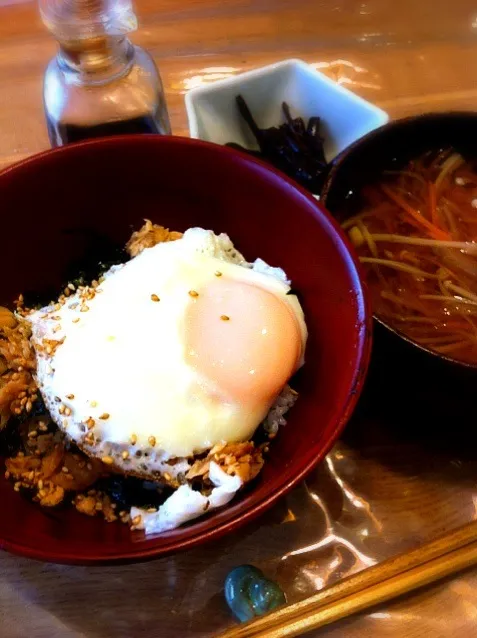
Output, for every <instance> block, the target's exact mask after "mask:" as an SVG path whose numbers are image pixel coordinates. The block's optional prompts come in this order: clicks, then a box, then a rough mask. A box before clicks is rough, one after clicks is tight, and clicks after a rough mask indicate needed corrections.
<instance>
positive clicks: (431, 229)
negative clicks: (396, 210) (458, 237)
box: [381, 185, 451, 240]
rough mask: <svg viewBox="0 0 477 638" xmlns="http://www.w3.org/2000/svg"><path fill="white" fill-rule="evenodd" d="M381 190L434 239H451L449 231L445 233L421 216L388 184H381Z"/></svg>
mask: <svg viewBox="0 0 477 638" xmlns="http://www.w3.org/2000/svg"><path fill="white" fill-rule="evenodd" d="M381 189H382V191H383V192H384V193H385V194H386V195H387V196H388V197H389V198H390V199H392V201H393V202H394V203H395V204H397V205H398V206H400V207H401V208H402V209H403V210H404V212H405V213H407V214H408V215H409V217H411V218H412V219H413V220H414V221H416V222H418V223H419V224H420V226H422V227H423V228H425V229H426V230H427V232H428V234H429V235H430V236H431V237H433V238H434V239H446V240H449V239H451V236H450V235H449V233H446V232H445V231H444V230H442V229H441V228H439V227H438V226H435V225H434V224H432V223H431V222H430V221H429V220H427V219H426V218H425V217H423V216H422V215H421V214H420V213H418V212H417V210H414V208H412V206H410V205H409V204H408V203H407V202H406V200H404V199H402V197H400V196H399V195H398V194H397V193H395V192H394V191H392V190H391V189H390V188H389V187H388V186H385V185H382V186H381Z"/></svg>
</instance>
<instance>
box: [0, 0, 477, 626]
mask: <svg viewBox="0 0 477 638" xmlns="http://www.w3.org/2000/svg"><path fill="white" fill-rule="evenodd" d="M137 9H138V14H139V18H140V24H141V28H140V30H139V31H138V33H137V34H135V36H134V40H135V41H136V42H137V43H138V44H141V45H142V46H145V47H146V48H148V49H149V50H150V51H151V53H152V54H153V55H154V57H155V59H156V61H157V63H158V65H159V67H160V70H161V73H162V76H163V79H164V83H165V87H166V92H167V98H168V103H169V109H170V114H171V119H172V124H173V129H174V132H175V133H176V134H180V135H183V134H187V121H186V115H185V109H184V104H183V97H184V93H185V92H186V91H187V89H189V88H191V87H193V86H198V85H201V84H205V83H208V82H212V81H214V80H216V79H220V78H223V77H226V76H229V75H232V74H235V73H238V72H240V71H243V70H246V69H249V68H253V67H255V66H260V65H263V64H266V63H270V62H273V61H276V60H279V59H283V58H289V57H300V58H302V59H304V60H306V61H307V62H309V63H311V64H313V65H315V66H316V67H317V68H319V69H320V70H323V71H324V72H326V73H327V74H329V75H330V76H331V77H333V78H334V79H336V80H337V81H339V82H341V83H342V84H344V85H345V86H348V87H349V88H351V89H352V90H354V91H356V92H357V93H359V94H360V95H362V96H363V97H365V98H367V99H369V100H372V101H374V102H376V103H377V104H378V105H379V106H381V107H382V108H383V109H385V110H387V111H388V112H389V113H390V115H391V116H392V117H400V116H404V115H407V114H411V113H416V112H421V111H426V110H446V109H472V108H475V106H474V104H475V103H476V102H477V63H476V62H475V60H476V59H477V6H476V5H475V2H472V1H471V0H453V1H452V2H451V1H449V0H399V1H398V2H397V1H396V0H253V1H252V0H227V1H225V2H218V0H180V1H179V0H140V1H138V3H137ZM54 51H55V45H54V42H52V40H51V39H50V38H49V37H48V35H47V34H46V33H45V31H44V30H43V28H42V26H41V24H40V21H39V18H38V16H37V12H36V8H35V6H34V4H33V3H31V2H21V1H17V2H16V1H15V0H13V1H12V2H9V1H8V0H7V1H5V0H0V80H1V91H0V166H4V165H8V164H10V163H12V162H14V161H16V160H19V159H21V158H22V157H25V156H27V155H29V154H31V153H35V152H37V151H41V150H43V149H45V148H47V146H48V140H47V135H46V129H45V125H44V121H43V112H42V103H41V84H42V73H43V70H44V68H45V65H46V63H47V61H48V59H49V58H50V57H51V56H52V55H53V54H54ZM0 215H1V201H0ZM0 228H1V227H0ZM4 276H5V270H4ZM398 429H399V432H398V431H397V429H396V428H393V427H390V428H387V426H383V424H382V423H381V422H380V421H379V415H377V417H376V421H373V419H372V418H369V417H367V418H366V419H363V418H361V417H360V416H358V417H357V418H356V419H355V421H354V423H353V424H352V426H351V428H350V430H349V433H348V435H347V436H346V437H345V439H344V441H342V442H340V444H338V445H337V446H336V448H335V449H334V450H333V452H332V453H331V454H330V455H329V457H328V459H327V462H326V463H324V464H323V465H322V466H321V467H320V468H319V469H318V470H317V471H316V472H315V473H314V474H313V475H312V476H311V477H310V479H309V481H307V483H306V484H303V485H302V486H301V487H300V488H298V489H297V490H295V492H294V493H292V494H291V495H290V496H289V497H288V498H287V499H285V500H284V501H282V502H281V503H280V504H279V505H277V506H276V507H275V508H274V509H273V510H272V511H271V512H270V513H269V514H267V515H266V516H265V517H263V518H262V519H261V520H259V521H257V522H256V523H253V524H252V525H250V526H248V527H246V528H244V529H243V530H241V531H240V532H238V533H236V534H234V535H233V536H229V537H227V538H225V539H223V540H222V541H220V542H218V543H216V544H215V545H214V546H206V547H204V548H203V549H197V550H194V551H191V552H188V553H185V554H181V555H178V556H173V557H171V558H168V559H163V560H159V561H155V562H152V563H148V564H144V565H133V566H127V567H109V568H104V567H97V568H81V567H64V566H55V565H43V564H39V563H35V562H32V561H28V560H25V559H21V558H17V557H13V556H9V555H7V554H0V621H1V624H0V636H2V638H24V637H25V636H30V637H31V638H43V637H45V638H80V637H88V638H90V637H92V638H103V637H104V638H106V637H109V636H114V637H115V638H123V637H124V638H136V637H140V636H141V637H142V636H144V637H149V636H151V637H152V636H161V637H166V638H167V637H168V636H209V635H212V634H213V633H214V632H216V631H218V630H219V629H221V628H225V627H226V626H227V625H229V624H230V623H231V619H230V616H229V614H228V611H227V609H226V607H225V605H224V602H223V597H222V593H221V588H222V584H223V580H224V578H225V575H226V573H227V571H228V570H229V569H230V568H231V567H233V566H236V565H238V564H241V563H254V564H256V565H258V566H260V567H262V568H263V569H264V570H265V571H266V572H267V574H268V575H270V576H271V577H275V578H277V580H278V581H279V582H280V583H281V584H282V585H283V586H284V588H285V589H286V591H287V593H288V595H289V598H290V600H291V601H295V600H299V599H301V598H303V597H304V596H306V595H309V594H311V593H312V592H314V591H316V589H318V588H320V587H321V586H323V584H324V583H326V582H333V581H335V580H336V579H337V578H339V577H341V576H343V575H346V574H348V573H351V572H353V571H355V570H357V569H361V568H363V567H365V566H367V565H369V564H372V563H373V562H374V561H376V560H381V559H383V558H385V557H386V556H390V555H392V554H394V553H396V552H397V551H399V550H404V549H407V548H410V547H414V546H416V545H418V544H419V543H420V542H421V541H423V540H427V539H430V538H432V537H433V536H436V535H437V534H438V533H440V532H443V531H445V530H447V529H450V528H452V527H454V526H456V525H458V524H461V523H464V522H466V521H467V520H470V519H472V518H474V517H475V516H476V505H477V491H476V489H475V483H476V478H477V467H476V464H475V461H474V459H473V458H472V454H471V453H470V455H469V454H467V456H465V455H463V454H462V450H461V449H459V447H458V446H457V448H454V447H452V446H447V445H442V446H436V447H432V446H431V449H428V447H424V446H423V445H422V441H421V440H420V438H419V437H418V436H415V435H414V432H411V431H409V430H407V431H406V434H405V436H404V437H403V436H402V432H401V429H400V428H398ZM475 449H477V447H476V448H475ZM470 450H472V448H470ZM467 452H469V450H467ZM476 584H477V574H473V573H472V574H467V575H465V576H463V577H459V578H456V579H454V580H451V581H449V582H447V583H444V584H443V585H440V586H439V587H436V588H433V589H430V590H428V591H425V592H421V593H420V594H419V595H418V596H414V597H412V598H410V599H407V600H404V601H400V602H398V603H396V604H393V605H390V606H388V607H386V608H383V609H378V610H375V611H374V613H372V614H369V615H366V616H364V615H363V616H361V617H359V618H355V619H351V620H349V621H347V622H346V623H342V624H341V625H340V626H337V627H336V628H333V629H331V630H329V631H328V632H327V633H326V636H327V637H330V636H331V637H334V636H336V637H338V636H342V635H344V634H346V636H348V637H352V638H355V637H361V636H365V635H369V634H370V633H373V634H374V635H378V636H383V637H394V636H396V637H397V636H406V638H412V637H426V638H437V637H444V636H454V635H462V636H471V635H476V634H477V594H476V593H475V592H476V591H477V590H476V587H475V586H476ZM317 635H319V636H321V635H324V633H323V634H322V633H319V634H317Z"/></svg>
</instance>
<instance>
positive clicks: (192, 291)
mask: <svg viewBox="0 0 477 638" xmlns="http://www.w3.org/2000/svg"><path fill="white" fill-rule="evenodd" d="M189 295H190V296H191V297H198V296H199V293H198V292H197V291H196V290H189Z"/></svg>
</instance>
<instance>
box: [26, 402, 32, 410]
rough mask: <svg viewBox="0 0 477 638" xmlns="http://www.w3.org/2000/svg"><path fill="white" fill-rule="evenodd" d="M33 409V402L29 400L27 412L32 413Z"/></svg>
mask: <svg viewBox="0 0 477 638" xmlns="http://www.w3.org/2000/svg"><path fill="white" fill-rule="evenodd" d="M32 407H33V404H32V402H31V401H30V400H28V401H27V404H26V406H25V410H26V411H27V412H31V409H32Z"/></svg>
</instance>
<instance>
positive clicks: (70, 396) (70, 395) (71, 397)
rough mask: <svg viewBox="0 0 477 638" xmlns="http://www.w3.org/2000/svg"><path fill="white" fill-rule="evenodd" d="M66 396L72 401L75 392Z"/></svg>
mask: <svg viewBox="0 0 477 638" xmlns="http://www.w3.org/2000/svg"><path fill="white" fill-rule="evenodd" d="M66 398H67V399H69V400H70V401H72V400H73V399H74V398H75V395H74V394H67V395H66Z"/></svg>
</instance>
